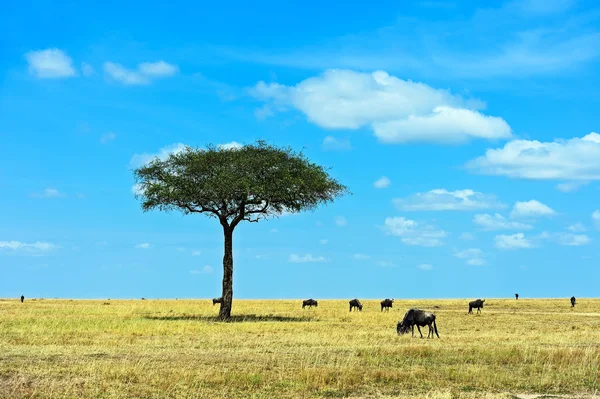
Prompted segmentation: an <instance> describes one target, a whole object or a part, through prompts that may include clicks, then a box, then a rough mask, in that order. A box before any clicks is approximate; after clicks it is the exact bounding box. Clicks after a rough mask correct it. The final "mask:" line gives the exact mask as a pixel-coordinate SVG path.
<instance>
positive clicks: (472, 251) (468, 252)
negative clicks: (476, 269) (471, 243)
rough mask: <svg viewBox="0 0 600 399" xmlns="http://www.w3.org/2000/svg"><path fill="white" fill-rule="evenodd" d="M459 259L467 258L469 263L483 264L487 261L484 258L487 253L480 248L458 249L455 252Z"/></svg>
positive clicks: (473, 264)
mask: <svg viewBox="0 0 600 399" xmlns="http://www.w3.org/2000/svg"><path fill="white" fill-rule="evenodd" d="M454 256H456V257H457V258H459V259H465V260H466V262H467V264H468V265H471V266H483V265H485V264H486V263H487V262H486V260H485V259H484V258H485V255H484V253H483V251H482V250H481V249H479V248H469V249H465V250H462V251H458V252H455V253H454Z"/></svg>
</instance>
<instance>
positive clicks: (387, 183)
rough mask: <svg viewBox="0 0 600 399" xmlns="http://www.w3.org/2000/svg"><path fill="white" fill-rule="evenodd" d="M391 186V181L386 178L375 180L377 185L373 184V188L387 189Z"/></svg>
mask: <svg viewBox="0 0 600 399" xmlns="http://www.w3.org/2000/svg"><path fill="white" fill-rule="evenodd" d="M390 184H392V182H391V181H390V179H388V178H387V177H385V176H381V177H380V178H379V179H377V180H375V183H373V186H374V187H375V188H387V187H389V186H390Z"/></svg>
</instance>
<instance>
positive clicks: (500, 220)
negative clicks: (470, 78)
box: [473, 213, 533, 231]
mask: <svg viewBox="0 0 600 399" xmlns="http://www.w3.org/2000/svg"><path fill="white" fill-rule="evenodd" d="M473 223H475V224H476V225H478V226H479V227H481V228H482V229H483V230H488V231H492V230H529V229H532V228H533V226H532V225H530V224H525V223H520V222H515V221H512V220H508V219H506V218H505V217H504V216H502V215H500V214H499V213H495V214H493V215H490V214H488V213H484V214H477V215H475V216H473Z"/></svg>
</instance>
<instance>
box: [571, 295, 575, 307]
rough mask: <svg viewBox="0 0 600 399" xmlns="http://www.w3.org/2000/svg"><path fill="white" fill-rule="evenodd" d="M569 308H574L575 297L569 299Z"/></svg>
mask: <svg viewBox="0 0 600 399" xmlns="http://www.w3.org/2000/svg"><path fill="white" fill-rule="evenodd" d="M571 307H572V308H574V307H575V297H574V296H572V297H571Z"/></svg>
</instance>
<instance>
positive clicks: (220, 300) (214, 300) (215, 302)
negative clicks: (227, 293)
mask: <svg viewBox="0 0 600 399" xmlns="http://www.w3.org/2000/svg"><path fill="white" fill-rule="evenodd" d="M221 302H223V298H213V306H215V305H216V304H217V303H221Z"/></svg>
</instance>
